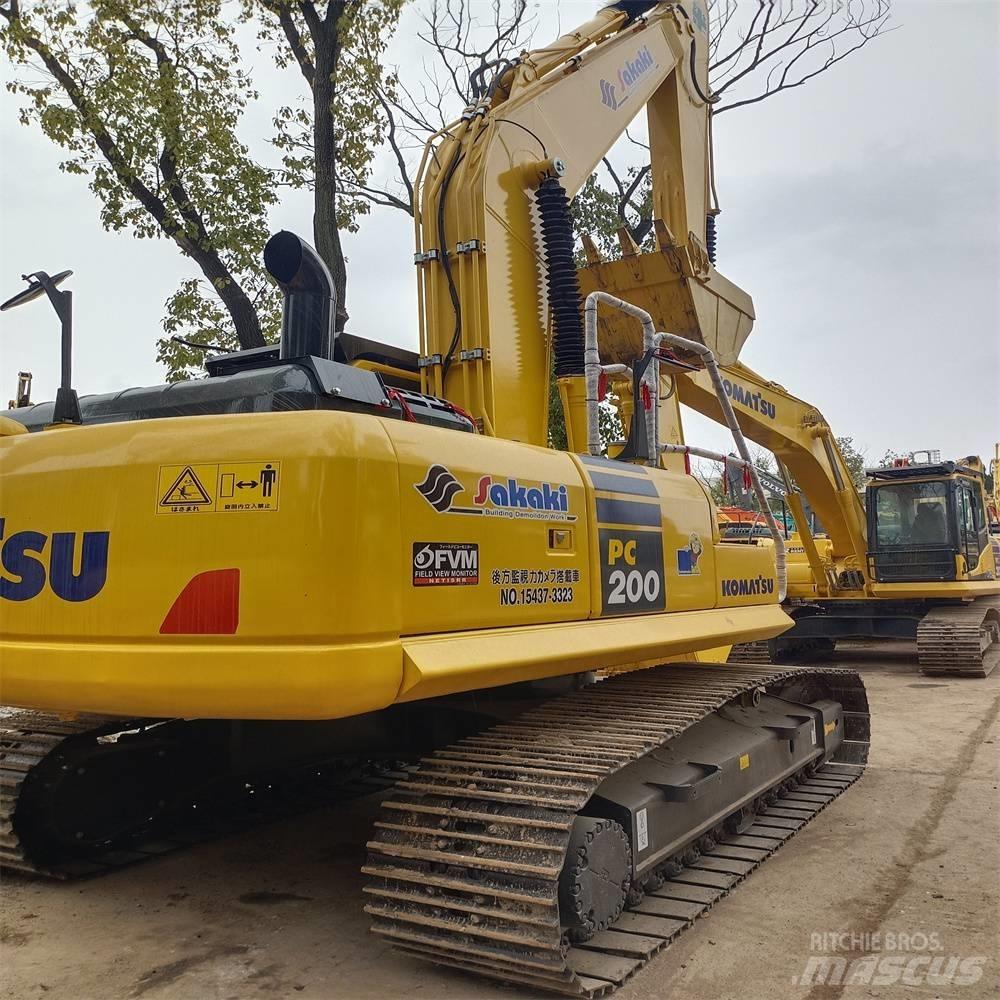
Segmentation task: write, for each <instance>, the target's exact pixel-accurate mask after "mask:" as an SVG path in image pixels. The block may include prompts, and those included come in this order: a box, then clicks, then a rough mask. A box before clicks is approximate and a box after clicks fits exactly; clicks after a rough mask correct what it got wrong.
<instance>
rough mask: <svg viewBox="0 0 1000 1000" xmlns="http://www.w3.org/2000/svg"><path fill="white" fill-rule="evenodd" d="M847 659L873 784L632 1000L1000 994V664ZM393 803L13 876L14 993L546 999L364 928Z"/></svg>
mask: <svg viewBox="0 0 1000 1000" xmlns="http://www.w3.org/2000/svg"><path fill="white" fill-rule="evenodd" d="M838 660H839V661H840V662H843V663H846V664H851V665H857V666H859V667H860V668H861V669H862V672H863V674H864V677H865V682H866V684H867V685H868V689H869V696H870V699H871V704H872V715H873V747H872V757H871V764H870V767H869V771H868V773H867V774H866V775H865V777H864V778H863V779H862V780H861V781H860V782H859V783H858V784H857V785H855V786H854V787H853V788H852V789H850V790H849V791H848V792H847V793H846V794H845V795H844V796H842V797H841V798H840V799H838V800H837V801H836V802H835V803H833V805H831V806H830V807H829V808H828V809H827V810H826V811H825V812H823V814H822V815H821V816H819V817H818V818H817V819H816V820H815V821H814V822H813V823H811V824H810V825H809V826H808V827H807V828H806V829H805V830H804V831H803V832H802V833H800V834H799V835H798V836H796V837H795V838H794V839H793V840H792V841H790V842H789V843H788V844H787V845H786V846H785V847H783V848H782V849H781V850H780V851H779V852H778V854H777V855H776V856H775V857H774V858H772V859H771V860H769V861H768V862H767V863H766V864H765V865H764V866H763V868H761V869H760V870H759V871H758V872H756V873H755V874H754V875H753V876H752V877H751V878H750V879H749V880H748V881H747V882H746V883H744V884H743V885H742V886H740V887H739V888H737V890H736V891H735V892H734V893H733V895H732V896H730V897H729V898H727V899H725V900H723V901H722V902H721V903H719V904H718V905H717V906H716V907H715V908H714V909H713V910H711V911H710V912H709V914H708V915H707V916H706V917H704V918H702V919H701V920H699V921H698V922H697V923H696V925H695V926H694V927H693V928H692V929H691V930H689V931H688V932H687V933H686V934H685V935H683V936H682V937H681V938H680V939H679V940H678V941H677V943H675V944H674V945H673V946H672V947H671V948H669V949H668V950H667V951H666V952H663V953H661V954H660V956H659V957H657V958H656V959H654V960H653V962H651V963H650V964H649V965H648V966H647V967H646V968H645V969H644V970H643V971H642V972H641V973H639V974H638V975H637V976H636V977H635V978H634V979H632V980H631V981H630V982H629V983H627V984H626V986H625V987H624V988H623V989H622V990H620V991H619V993H618V994H616V998H617V1000H639V998H648V997H657V998H659V997H668V996H669V997H678V998H685V1000H688V998H691V1000H700V998H705V1000H709V998H711V1000H726V998H733V1000H736V998H740V1000H757V998H761V1000H764V998H772V997H778V998H784V997H787V998H796V1000H799V998H808V1000H836V998H839V997H844V998H846V1000H855V998H862V997H864V998H867V997H880V998H881V997H885V998H888V997H901V996H903V994H904V993H907V994H911V995H916V996H926V997H942V998H943V997H951V996H955V997H959V998H968V1000H979V998H986V997H990V998H993V997H995V996H997V995H1000V964H998V958H997V956H998V955H1000V936H998V934H1000V932H998V927H1000V876H998V870H1000V866H998V856H997V855H998V850H1000V809H998V801H1000V797H998V791H997V789H998V784H1000V752H998V751H1000V722H998V714H1000V671H997V672H995V673H994V675H993V676H991V677H989V678H987V679H986V680H957V679H952V680H949V679H943V678H939V679H931V678H924V677H921V676H920V675H919V674H918V673H917V672H916V670H915V668H914V667H913V665H912V662H911V660H910V654H909V653H908V650H907V648H906V647H903V646H896V645H890V644H881V645H871V646H865V645H862V644H852V645H851V646H849V647H844V648H843V649H842V650H841V651H840V652H839V654H838ZM376 810H377V802H376V801H375V800H374V799H372V798H368V799H363V800H360V801H356V802H354V803H351V804H348V805H345V806H341V807H338V808H336V809H330V810H325V811H322V812H317V813H312V814H310V815H308V816H305V817H301V818H298V819H292V820H288V821H284V822H281V823H276V824H272V825H270V826H267V827H265V828H262V829H258V830H255V831H252V832H249V833H245V834H242V835H239V836H233V837H230V838H228V839H225V840H221V841H216V842H214V843H211V844H203V845H200V846H198V847H196V848H193V849H191V850H189V851H187V852H179V853H176V854H173V855H168V856H166V857H164V858H161V859H159V860H157V861H153V862H150V863H149V864H146V865H143V866H140V867H136V868H131V869H128V870H124V871H121V872H118V873H115V874H112V875H109V876H106V877H104V878H101V879H96V880H91V881H88V882H84V883H50V882H44V881H37V880H32V879H27V878H19V877H16V876H13V875H11V876H7V877H5V878H4V880H3V884H2V893H0V990H2V992H3V995H4V996H6V997H8V998H10V1000H37V998H40V997H45V998H47V1000H117V998H135V997H146V998H148V1000H209V998H211V1000H215V998H218V1000H227V998H241V1000H242V998H252V997H268V996H271V997H303V998H327V997H337V998H355V997H356V998H372V1000H374V998H382V997H402V996H408V997H428V998H438V997H441V998H464V997H469V998H471V997H476V998H490V997H505V998H508V1000H511V998H515V997H522V996H529V995H531V994H527V993H523V992H522V991H520V990H517V989H505V988H500V987H497V986H494V985H492V984H489V983H482V982H479V981H475V980H472V979H468V978H465V977H464V976H462V975H459V974H452V973H449V972H447V971H444V970H439V969H435V968H433V967H429V966H423V965H419V964H417V963H414V962H412V961H410V960H408V959H405V958H402V957H399V956H396V955H394V954H393V953H392V952H391V951H390V950H389V949H388V948H387V947H385V946H384V945H383V944H382V943H381V942H380V941H379V940H378V939H376V938H374V937H373V936H371V935H369V934H368V933H367V925H366V920H365V917H364V914H363V913H362V905H363V899H362V894H361V886H362V878H361V876H360V875H359V874H358V869H359V868H360V866H361V864H362V863H363V857H364V842H365V839H366V837H367V835H368V832H369V830H370V827H371V823H372V821H373V819H374V815H375V812H376ZM831 944H832V945H833V946H834V947H838V948H841V947H842V948H846V949H847V950H846V951H837V952H830V951H829V947H830V946H831ZM824 949H826V950H824ZM824 956H826V957H831V956H832V957H834V958H843V959H844V960H845V961H846V963H847V965H846V974H845V975H844V976H843V980H844V982H845V983H847V985H843V984H841V983H833V984H831V983H828V982H827V983H820V982H817V981H816V979H817V974H816V973H815V968H816V961H815V960H816V959H818V958H822V957H824ZM949 959H955V960H956V961H957V960H964V961H965V964H964V965H962V966H960V967H959V968H958V970H957V972H956V973H955V975H954V976H953V977H952V979H951V980H950V981H949V980H948V979H947V977H945V978H939V979H937V980H935V979H934V978H933V977H928V975H927V973H928V972H929V971H937V972H939V973H941V972H947V970H948V968H949V964H948V963H949ZM932 960H937V964H936V965H932V964H931V963H932ZM810 962H812V969H813V973H814V974H813V975H811V976H810V975H809V974H808V973H809V971H810ZM875 963H878V964H877V965H875ZM907 963H909V964H907ZM952 965H954V963H952ZM873 966H875V967H874V969H873ZM901 973H902V975H901ZM803 979H805V981H803ZM907 979H908V980H910V982H909V983H907V982H905V980H907ZM963 980H974V981H972V982H967V983H963Z"/></svg>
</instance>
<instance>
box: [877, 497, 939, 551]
mask: <svg viewBox="0 0 1000 1000" xmlns="http://www.w3.org/2000/svg"><path fill="white" fill-rule="evenodd" d="M875 496H876V499H875V532H876V536H877V544H878V545H879V546H880V547H881V546H886V545H910V546H936V545H948V544H950V541H949V532H948V488H947V484H946V483H893V484H891V485H887V486H880V487H879V488H878V490H876V493H875Z"/></svg>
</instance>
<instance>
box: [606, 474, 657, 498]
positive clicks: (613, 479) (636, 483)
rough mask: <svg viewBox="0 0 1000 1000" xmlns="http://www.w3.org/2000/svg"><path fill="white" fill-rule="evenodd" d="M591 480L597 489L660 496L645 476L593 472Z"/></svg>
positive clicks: (636, 495)
mask: <svg viewBox="0 0 1000 1000" xmlns="http://www.w3.org/2000/svg"><path fill="white" fill-rule="evenodd" d="M590 481H591V482H592V483H593V484H594V489H595V490H608V491H609V492H611V493H628V494H631V495H632V496H634V497H659V495H660V494H659V493H657V492H656V486H655V485H654V483H653V481H652V480H651V479H647V478H646V477H645V476H641V477H640V476H616V475H613V474H612V473H610V472H591V473H590Z"/></svg>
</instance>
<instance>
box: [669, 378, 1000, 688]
mask: <svg viewBox="0 0 1000 1000" xmlns="http://www.w3.org/2000/svg"><path fill="white" fill-rule="evenodd" d="M723 375H724V378H725V389H726V395H727V396H728V397H729V398H730V400H731V402H732V406H733V410H734V411H735V412H736V414H737V416H738V419H739V422H740V427H741V428H742V430H743V432H744V433H745V434H746V436H747V437H748V438H750V439H751V440H752V441H755V442H756V443H757V444H759V445H761V446H762V447H765V448H767V449H769V450H770V451H772V452H773V453H774V455H775V457H776V459H777V461H778V467H779V471H780V473H781V477H782V480H783V481H784V484H785V502H786V503H787V505H788V507H789V508H790V509H791V511H792V513H793V515H794V518H795V524H796V529H797V532H796V535H795V537H794V542H795V543H796V544H795V545H794V546H792V547H794V548H797V549H800V550H801V551H797V552H793V553H791V554H790V556H789V585H788V595H787V605H788V610H789V614H790V615H791V616H792V617H793V618H794V619H795V626H794V627H793V628H792V629H791V630H790V631H788V632H785V633H783V634H782V635H781V636H780V637H778V638H776V639H771V640H766V641H762V642H758V643H754V644H751V645H748V646H742V647H739V648H738V649H736V650H734V656H735V657H738V658H740V659H743V660H744V661H746V660H752V661H757V662H771V661H774V660H775V658H777V660H784V661H786V662H788V661H792V662H793V661H794V657H797V656H802V655H815V654H816V653H817V652H830V651H832V649H833V647H834V645H835V643H836V640H837V639H847V638H909V639H915V640H916V644H917V655H918V660H919V664H920V669H921V671H922V672H923V673H926V674H941V673H954V674H967V675H972V676H979V677H984V676H986V674H988V673H989V672H990V671H991V670H992V669H993V668H994V667H995V666H996V664H997V663H998V662H1000V577H998V572H997V562H996V555H995V552H994V550H993V547H992V546H991V545H990V536H989V529H988V521H987V503H986V493H985V486H986V480H985V475H984V472H985V469H984V466H983V463H982V461H981V460H980V459H979V458H977V457H975V456H969V457H967V458H962V459H959V460H958V461H944V462H942V461H940V460H936V456H933V455H929V454H928V455H926V456H925V457H926V458H927V460H926V461H917V460H911V459H901V460H899V461H897V462H896V463H895V464H894V465H893V466H891V467H889V468H879V469H869V470H867V475H868V483H867V486H866V490H865V500H864V502H862V499H861V497H860V496H859V494H858V492H857V490H856V488H855V486H854V484H853V482H852V480H851V476H850V473H849V471H848V468H847V465H846V463H845V462H844V458H843V456H842V455H841V453H840V449H839V448H838V447H837V441H836V438H835V437H834V435H833V433H832V431H831V430H830V427H829V425H828V424H827V423H826V421H825V420H824V418H823V416H822V414H821V413H820V412H819V411H818V410H817V409H816V408H815V407H814V406H812V405H811V404H809V403H806V402H804V401H802V400H801V399H797V398H796V397H795V396H792V395H791V394H790V393H789V392H788V391H787V390H785V389H784V388H783V387H782V386H780V385H778V384H777V383H775V382H770V381H767V380H766V379H763V378H762V377H761V376H760V375H758V374H756V373H755V372H753V371H751V370H750V369H749V368H747V367H746V366H745V365H742V364H739V363H737V364H735V365H732V366H730V367H727V368H725V369H724V370H723ZM676 391H677V395H678V397H679V399H680V400H681V402H682V403H684V404H685V405H687V406H690V407H691V408H692V409H694V410H697V411H698V412H699V413H702V414H704V415H706V416H708V417H710V418H712V419H715V420H720V421H724V414H723V412H722V410H721V409H720V408H719V406H718V402H717V400H715V398H714V393H713V387H712V383H711V380H710V379H708V378H707V377H706V376H705V374H704V373H702V372H692V373H685V374H682V375H680V376H679V377H678V378H677V381H676ZM915 458H919V456H915ZM807 505H808V507H811V508H812V510H813V511H815V513H816V514H817V515H818V517H819V520H820V522H821V524H822V526H823V528H824V535H825V537H823V538H817V537H816V532H815V527H814V523H813V521H812V519H811V517H810V514H809V511H808V510H807Z"/></svg>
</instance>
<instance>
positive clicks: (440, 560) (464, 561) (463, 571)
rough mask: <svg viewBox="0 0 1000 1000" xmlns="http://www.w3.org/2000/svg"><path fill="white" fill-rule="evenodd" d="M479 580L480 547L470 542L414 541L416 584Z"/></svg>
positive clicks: (459, 584) (453, 584)
mask: <svg viewBox="0 0 1000 1000" xmlns="http://www.w3.org/2000/svg"><path fill="white" fill-rule="evenodd" d="M476 583H479V546H478V545H476V544H474V543H469V542H414V543H413V586H414V587H462V586H465V587H467V586H470V585H472V584H476Z"/></svg>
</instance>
